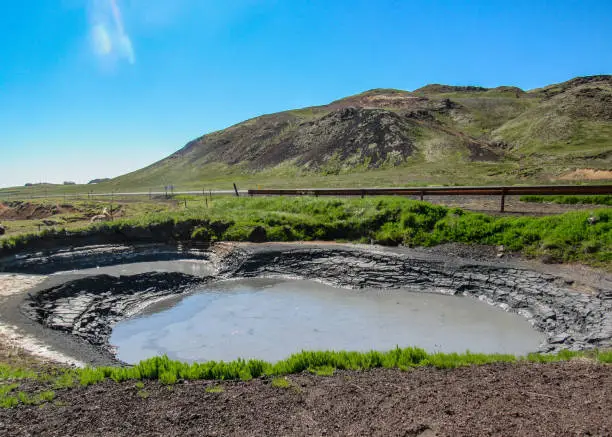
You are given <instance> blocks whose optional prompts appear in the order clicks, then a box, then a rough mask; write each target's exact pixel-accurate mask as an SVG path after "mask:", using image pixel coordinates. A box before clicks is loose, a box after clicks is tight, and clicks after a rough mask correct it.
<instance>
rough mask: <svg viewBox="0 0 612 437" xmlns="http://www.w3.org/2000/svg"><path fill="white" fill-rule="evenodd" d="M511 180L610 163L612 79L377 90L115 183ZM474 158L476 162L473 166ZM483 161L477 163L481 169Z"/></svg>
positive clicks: (185, 152)
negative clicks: (442, 176) (286, 176)
mask: <svg viewBox="0 0 612 437" xmlns="http://www.w3.org/2000/svg"><path fill="white" fill-rule="evenodd" d="M483 162H486V163H493V164H494V165H491V166H489V167H487V168H489V169H493V170H488V171H492V172H493V173H495V170H494V169H495V168H496V166H497V167H498V168H499V173H500V174H502V176H503V177H507V178H508V179H514V180H517V179H521V178H529V177H537V176H542V177H547V178H549V179H554V178H555V177H563V174H564V173H567V172H570V171H575V170H577V169H584V168H589V169H590V168H594V169H599V170H603V172H598V174H603V175H604V177H605V175H606V174H607V172H608V171H609V170H612V76H609V75H607V76H590V77H579V78H576V79H572V80H570V81H567V82H564V83H561V84H556V85H551V86H547V87H545V88H540V89H535V90H530V91H524V90H522V89H520V88H517V87H511V86H502V87H497V88H482V87H474V86H448V85H427V86H425V87H422V88H419V89H417V90H414V91H412V92H408V91H400V90H394V89H374V90H370V91H366V92H364V93H362V94H358V95H355V96H350V97H347V98H344V99H341V100H337V101H335V102H332V103H330V104H328V105H324V106H317V107H310V108H304V109H298V110H292V111H286V112H280V113H276V114H270V115H264V116H261V117H257V118H254V119H251V120H247V121H245V122H242V123H239V124H237V125H234V126H231V127H229V128H227V129H224V130H221V131H218V132H214V133H210V134H207V135H204V136H202V137H200V138H197V139H195V140H193V141H191V142H189V143H188V144H187V145H185V146H184V147H183V148H182V149H180V150H179V151H177V152H176V153H174V154H173V155H171V156H169V157H168V158H166V159H164V160H162V161H160V162H157V163H155V164H153V165H151V166H149V167H147V168H144V169H142V170H139V171H137V172H134V173H132V174H129V175H126V176H123V177H121V178H118V179H116V180H114V181H113V182H114V183H119V184H121V183H125V182H128V181H129V182H130V184H131V185H138V186H145V185H146V184H153V185H155V186H158V185H160V184H163V183H164V181H170V180H171V181H173V182H176V183H188V182H192V181H204V180H206V178H207V176H208V175H213V174H214V175H217V174H218V173H219V172H223V171H239V172H240V173H241V174H245V173H246V174H253V173H261V172H262V171H265V172H267V173H266V174H272V173H274V171H276V170H278V171H280V170H279V169H285V170H286V169H288V168H291V169H294V170H299V171H300V172H302V174H304V173H307V174H316V175H332V174H333V175H337V174H345V173H359V172H367V171H370V170H376V169H389V168H396V167H403V166H404V167H406V168H410V167H411V166H412V167H415V168H417V167H418V168H420V169H424V168H434V167H435V168H436V171H439V172H442V173H444V171H445V170H444V169H445V168H450V167H453V166H457V165H461V166H464V167H465V168H468V169H469V168H470V165H472V164H474V163H483ZM477 165H478V164H476V166H477ZM479 168H480V167H479Z"/></svg>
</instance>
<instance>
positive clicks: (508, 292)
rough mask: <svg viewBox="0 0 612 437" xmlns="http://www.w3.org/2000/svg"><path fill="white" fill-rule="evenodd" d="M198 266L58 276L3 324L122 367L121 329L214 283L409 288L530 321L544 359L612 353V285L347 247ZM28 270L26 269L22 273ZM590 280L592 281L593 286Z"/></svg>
mask: <svg viewBox="0 0 612 437" xmlns="http://www.w3.org/2000/svg"><path fill="white" fill-rule="evenodd" d="M187 255H189V254H186V253H185V252H179V251H177V250H176V248H175V249H174V252H173V251H172V249H171V248H168V247H155V246H152V245H151V246H146V247H144V248H137V247H129V246H108V247H104V246H96V247H93V248H76V249H72V250H69V249H65V250H61V251H55V252H51V253H35V254H27V255H25V256H24V255H21V256H20V257H13V258H11V259H9V260H8V262H7V260H4V261H5V262H7V263H8V264H9V265H13V266H19V265H20V266H21V267H22V268H26V267H27V268H28V269H29V270H30V271H32V270H34V271H36V269H39V270H43V271H50V270H53V269H57V270H66V268H65V267H66V266H67V265H71V266H72V268H91V267H96V266H97V265H110V264H113V263H115V264H116V263H118V262H134V261H143V260H147V261H153V260H155V259H156V256H157V257H158V258H161V259H179V258H185V257H186V256H187ZM192 256H193V258H196V259H200V260H202V261H205V260H207V261H208V262H209V263H210V266H211V268H210V272H211V274H210V276H203V275H200V276H197V275H188V274H185V273H180V272H150V273H138V274H135V275H130V276H111V275H95V276H85V277H78V276H75V275H72V276H71V275H65V276H64V275H53V276H51V277H50V278H49V279H48V280H47V281H46V282H45V283H43V284H42V285H40V286H38V287H36V288H34V289H32V290H30V291H29V292H28V293H27V294H21V295H19V296H13V297H12V298H10V299H7V300H5V301H4V302H2V304H0V319H2V320H3V321H7V320H8V321H9V322H11V323H12V324H14V325H16V326H19V327H21V328H23V329H25V330H29V331H30V332H31V333H32V334H33V335H35V336H37V337H38V338H42V339H44V341H45V342H48V343H49V342H50V343H52V344H51V346H53V347H54V348H57V349H59V350H60V352H63V353H65V354H67V355H72V356H76V357H77V358H78V359H80V360H83V361H85V362H89V363H94V364H103V363H110V362H115V361H114V355H113V351H112V349H111V348H110V346H109V345H108V336H109V334H110V332H111V330H112V327H113V325H114V324H115V323H117V322H118V321H120V320H123V319H125V318H127V317H130V316H132V315H134V314H136V313H137V312H138V311H140V310H142V309H143V308H145V307H146V306H147V305H149V304H152V303H156V302H157V303H159V302H160V301H162V300H163V299H166V298H169V297H176V296H177V295H181V294H186V293H190V292H192V291H194V290H195V289H196V288H197V287H199V286H201V285H202V284H204V283H207V282H210V281H213V280H224V279H235V278H253V277H280V278H294V279H307V280H312V279H314V280H318V281H321V282H324V283H326V284H329V285H333V286H338V287H344V288H355V289H361V288H383V289H385V288H400V287H402V288H403V287H405V288H411V287H413V288H414V289H415V290H419V289H423V288H426V289H429V290H433V291H435V292H438V293H444V294H456V295H463V296H467V297H471V298H475V299H479V300H481V301H484V302H487V303H489V304H491V305H495V306H497V307H499V308H500V309H501V310H505V311H512V312H516V313H518V314H520V315H521V316H523V317H524V318H526V319H527V320H528V321H529V322H530V323H531V324H532V325H533V326H534V327H535V328H536V329H537V330H539V331H541V332H543V333H545V334H546V341H545V343H544V344H543V345H542V346H541V348H540V350H541V351H555V350H559V349H563V348H569V349H574V350H578V349H590V348H594V347H600V348H604V347H610V346H612V288H611V287H608V285H607V284H608V281H609V278H607V277H606V278H600V280H596V279H593V280H589V281H587V282H588V284H587V283H585V284H582V283H577V281H576V280H575V279H572V278H568V277H567V276H563V275H555V274H550V273H546V272H544V271H541V270H537V269H530V268H528V267H525V266H521V265H520V264H518V263H514V262H512V261H511V260H508V261H500V260H492V261H486V260H475V259H473V257H468V256H444V255H442V254H440V253H435V252H428V251H419V250H414V249H408V248H382V247H377V246H366V245H340V244H240V245H219V246H218V247H217V248H215V250H213V251H210V252H197V253H194V254H192ZM20 263H21V264H20ZM587 279H589V278H587Z"/></svg>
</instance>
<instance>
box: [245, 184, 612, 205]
mask: <svg viewBox="0 0 612 437" xmlns="http://www.w3.org/2000/svg"><path fill="white" fill-rule="evenodd" d="M247 193H248V195H249V196H315V197H317V196H361V197H365V196H419V197H420V199H421V200H423V198H424V197H425V196H500V199H501V200H500V211H501V212H504V207H505V200H506V196H522V195H526V194H534V195H543V196H545V195H580V194H612V185H523V186H480V187H413V188H308V189H261V190H260V189H258V190H248V191H247Z"/></svg>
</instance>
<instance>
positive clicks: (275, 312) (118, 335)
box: [109, 278, 544, 363]
mask: <svg viewBox="0 0 612 437" xmlns="http://www.w3.org/2000/svg"><path fill="white" fill-rule="evenodd" d="M177 301H178V302H177ZM163 303H164V304H165V303H174V305H172V306H171V307H170V308H167V307H166V305H163V307H162V308H155V307H156V305H154V306H150V307H148V308H147V310H146V311H145V313H144V314H139V315H138V316H136V317H133V318H130V319H128V320H125V321H122V322H119V323H118V324H117V325H116V326H115V327H114V328H113V331H112V334H111V336H110V340H109V341H110V343H111V344H112V345H113V347H115V348H116V355H117V357H118V358H119V359H120V360H122V361H125V362H127V363H138V362H139V361H141V360H143V359H146V358H150V357H153V356H158V355H160V354H166V355H167V356H168V357H169V358H171V359H174V360H180V361H187V362H202V361H211V360H212V361H220V360H223V361H231V360H236V359H238V358H244V359H249V358H255V359H260V360H265V361H268V362H275V361H278V360H282V359H285V358H287V357H288V356H289V355H290V354H292V353H298V352H300V351H302V350H350V351H363V352H367V351H370V350H373V349H374V350H381V351H387V350H391V349H394V348H396V347H397V346H399V347H408V346H418V347H421V348H423V349H425V350H427V351H429V352H438V351H440V352H449V353H451V352H457V351H465V350H468V349H469V350H470V351H471V352H477V353H508V354H513V355H526V354H528V353H529V352H533V351H534V350H537V349H538V346H539V345H540V344H541V343H542V341H543V339H544V336H543V335H542V333H539V332H537V331H535V330H534V329H533V328H532V327H531V326H530V325H529V323H527V321H526V320H525V319H524V318H523V317H521V316H520V315H518V314H515V313H511V312H504V311H500V310H499V309H497V308H495V307H492V306H490V305H486V304H484V303H482V302H479V301H478V300H476V299H470V298H465V297H461V296H447V295H442V294H439V293H427V292H426V289H420V290H419V291H411V290H410V289H405V288H387V289H376V288H363V289H359V290H350V289H345V288H338V287H331V286H329V285H325V284H321V283H320V282H317V281H303V280H302V281H300V280H287V279H272V278H248V279H241V280H230V281H216V282H214V283H211V284H207V285H205V286H203V287H202V288H201V289H198V290H197V291H196V292H195V293H194V294H193V295H189V296H178V298H177V299H176V300H175V301H174V302H172V300H170V302H169V301H168V300H164V301H163ZM156 310H157V311H156Z"/></svg>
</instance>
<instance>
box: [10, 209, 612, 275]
mask: <svg viewBox="0 0 612 437" xmlns="http://www.w3.org/2000/svg"><path fill="white" fill-rule="evenodd" d="M185 199H187V197H185ZM189 199H190V200H189V201H190V202H192V205H193V206H190V207H189V208H186V209H184V210H181V211H174V212H161V213H151V214H147V215H143V216H141V217H137V218H131V219H122V220H116V221H113V222H105V223H100V224H94V225H91V226H89V227H87V228H83V229H77V230H71V231H66V230H47V231H43V232H40V233H34V234H24V235H17V236H12V237H9V238H4V239H2V240H0V255H2V254H7V255H8V254H12V253H17V252H20V251H23V250H27V249H29V248H30V249H36V248H38V247H48V246H49V244H50V243H53V242H56V244H57V245H61V244H62V241H66V242H67V241H68V240H70V241H71V245H73V244H75V243H78V242H79V239H82V240H86V239H87V238H97V239H98V241H99V240H100V239H106V240H108V242H113V241H116V242H134V243H136V242H153V241H157V242H168V241H172V240H174V241H186V240H191V241H204V242H215V241H256V242H263V241H312V240H327V241H357V242H367V243H377V244H383V245H400V244H403V245H407V246H433V245H437V244H441V243H448V242H460V243H469V244H488V245H503V246H504V247H505V249H506V250H511V251H522V252H523V253H524V254H525V255H527V256H546V257H548V258H550V260H551V261H566V262H567V261H581V262H585V263H588V264H593V265H598V266H603V267H606V266H608V267H609V263H610V261H612V209H610V208H603V209H596V210H593V211H580V212H568V213H565V214H562V215H557V216H549V217H497V216H491V215H486V214H479V213H473V212H467V211H463V210H461V209H458V208H448V207H443V206H437V205H431V204H429V203H426V202H419V201H413V200H408V199H405V198H398V197H379V198H365V199H338V198H326V199H319V198H313V197H303V198H284V197H279V198H222V199H216V200H214V201H210V202H208V203H206V204H205V203H204V201H202V200H201V198H200V199H199V200H198V198H196V197H194V198H189Z"/></svg>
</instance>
